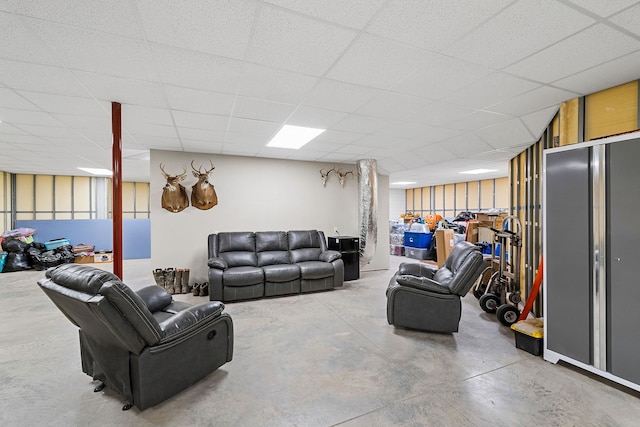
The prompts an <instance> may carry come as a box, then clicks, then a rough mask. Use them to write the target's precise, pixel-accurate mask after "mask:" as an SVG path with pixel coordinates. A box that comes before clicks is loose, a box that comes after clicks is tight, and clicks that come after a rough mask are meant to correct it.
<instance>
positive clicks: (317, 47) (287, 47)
mask: <svg viewBox="0 0 640 427" xmlns="http://www.w3.org/2000/svg"><path fill="white" fill-rule="evenodd" d="M355 36H356V32H355V31H352V30H346V29H343V28H340V27H337V26H335V25H331V24H327V23H324V22H320V21H317V20H315V19H311V18H307V17H304V16H300V15H295V14H292V13H288V12H285V11H283V10H278V9H274V8H271V7H263V8H261V9H260V13H259V16H258V19H257V22H256V26H255V30H254V34H253V38H252V42H251V45H250V48H249V50H248V52H247V54H246V59H247V60H248V61H251V62H255V63H258V64H262V65H267V66H270V67H278V68H285V69H288V70H292V71H296V72H300V73H305V74H311V75H316V76H322V75H323V74H324V73H325V72H326V71H327V70H328V69H329V67H330V66H331V65H332V64H333V63H334V62H335V61H336V59H337V58H338V57H339V56H340V55H341V53H342V52H343V51H344V50H345V49H346V48H347V46H349V44H350V43H351V41H352V40H353V39H354V37H355Z"/></svg>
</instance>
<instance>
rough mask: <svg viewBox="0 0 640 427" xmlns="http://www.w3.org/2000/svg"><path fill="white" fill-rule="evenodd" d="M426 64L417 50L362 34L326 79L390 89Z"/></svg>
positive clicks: (424, 58) (422, 54)
mask: <svg viewBox="0 0 640 427" xmlns="http://www.w3.org/2000/svg"><path fill="white" fill-rule="evenodd" d="M425 61H426V54H425V53H424V52H423V51H421V50H419V49H417V48H414V47H410V46H407V45H404V44H401V43H398V42H395V41H392V40H388V39H383V38H381V37H377V36H374V35H371V34H367V33H362V34H360V36H359V37H358V39H356V41H355V42H354V43H353V44H352V45H351V47H349V49H348V50H347V51H346V52H345V54H344V55H343V56H342V57H341V58H340V60H339V61H338V62H337V63H336V64H335V65H334V66H333V68H331V70H330V71H329V72H328V73H327V77H329V78H331V79H335V80H340V81H344V82H348V83H353V84H360V85H364V86H371V87H375V88H380V89H387V88H389V87H391V86H393V85H394V84H395V83H397V82H399V81H400V80H402V79H403V78H405V77H406V76H407V75H409V74H410V73H411V72H412V71H414V70H415V69H417V68H419V67H420V66H421V65H423V64H424V63H425Z"/></svg>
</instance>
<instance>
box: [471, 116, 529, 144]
mask: <svg viewBox="0 0 640 427" xmlns="http://www.w3.org/2000/svg"><path fill="white" fill-rule="evenodd" d="M475 133H476V135H478V136H479V137H480V138H482V139H483V140H484V141H485V142H486V143H487V144H489V145H490V146H491V147H492V148H503V147H508V146H510V145H516V144H525V143H528V144H533V143H534V142H535V138H534V136H533V135H531V133H530V132H529V129H527V127H526V126H525V125H524V124H523V123H522V121H521V120H520V119H512V120H509V121H506V122H503V123H499V124H497V125H493V126H489V127H486V128H484V129H480V130H477V131H476V132H475Z"/></svg>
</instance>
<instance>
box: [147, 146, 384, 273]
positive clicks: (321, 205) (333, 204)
mask: <svg viewBox="0 0 640 427" xmlns="http://www.w3.org/2000/svg"><path fill="white" fill-rule="evenodd" d="M192 160H194V165H195V166H196V167H198V166H199V165H204V166H205V167H206V166H208V165H209V160H211V161H213V163H214V165H215V167H216V168H215V170H214V171H213V172H212V173H211V175H210V182H211V183H213V185H214V186H215V189H216V193H217V195H218V205H217V206H214V207H213V208H212V209H209V210H206V211H202V210H199V209H196V208H194V207H192V206H189V207H188V208H186V209H185V210H183V211H182V212H178V213H173V212H169V211H167V210H165V209H162V207H161V197H162V189H163V187H164V185H165V179H164V177H163V175H162V173H161V171H160V168H159V164H160V163H162V164H163V165H164V168H165V170H166V171H167V172H168V173H171V174H178V173H180V172H182V168H187V169H188V172H189V175H188V177H187V179H185V180H184V181H183V185H184V187H185V188H186V189H187V193H188V194H191V186H192V185H193V184H194V183H195V182H196V179H195V177H193V175H192V174H191V166H190V163H191V161H192ZM150 165H151V166H150V167H151V173H150V177H151V178H150V197H151V263H152V268H166V267H175V268H189V269H190V270H191V277H192V280H191V281H192V282H193V281H205V280H206V279H207V270H208V268H207V236H208V235H209V234H210V233H216V232H220V231H268V230H284V231H287V230H303V229H317V230H322V231H324V232H325V234H326V235H327V236H331V235H335V233H334V227H337V228H338V230H339V231H340V234H342V235H353V236H358V234H359V227H358V184H357V178H356V177H353V176H350V177H349V178H347V180H346V182H345V185H344V187H341V186H340V183H339V182H338V177H337V175H335V174H331V175H330V177H329V179H328V181H327V184H326V187H323V186H322V182H321V181H320V173H319V170H320V169H328V168H331V167H334V166H336V167H338V168H342V169H343V170H344V171H348V170H353V171H354V172H356V166H355V165H349V164H337V163H318V162H303V161H290V160H279V159H264V158H255V157H240V156H223V155H213V154H200V153H184V152H172V151H162V150H152V151H151V161H150ZM378 188H379V198H378V220H379V226H378V249H377V250H376V254H375V256H374V258H373V259H372V261H371V263H370V264H369V265H368V266H366V268H364V269H363V270H367V269H384V268H388V266H389V256H388V249H387V246H388V240H389V237H388V227H387V224H388V215H387V212H388V210H389V196H388V188H389V179H388V176H379V177H378Z"/></svg>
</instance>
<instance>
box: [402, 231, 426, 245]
mask: <svg viewBox="0 0 640 427" xmlns="http://www.w3.org/2000/svg"><path fill="white" fill-rule="evenodd" d="M404 245H405V246H410V247H412V248H428V247H429V246H431V233H414V232H413V231H405V232H404Z"/></svg>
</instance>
